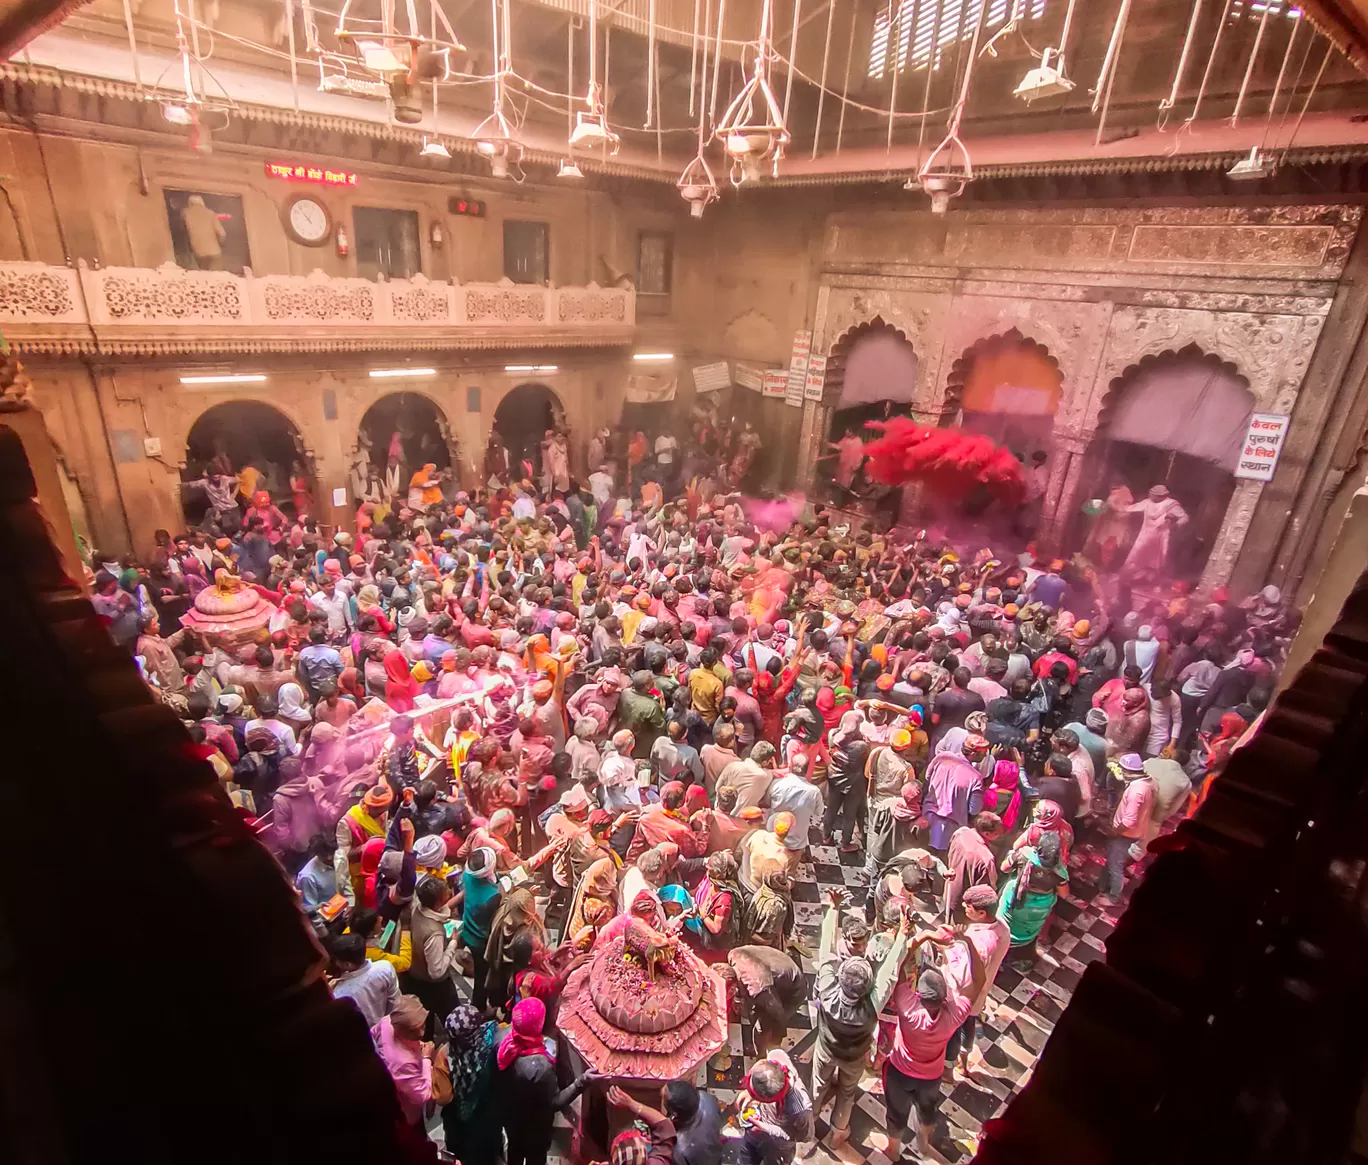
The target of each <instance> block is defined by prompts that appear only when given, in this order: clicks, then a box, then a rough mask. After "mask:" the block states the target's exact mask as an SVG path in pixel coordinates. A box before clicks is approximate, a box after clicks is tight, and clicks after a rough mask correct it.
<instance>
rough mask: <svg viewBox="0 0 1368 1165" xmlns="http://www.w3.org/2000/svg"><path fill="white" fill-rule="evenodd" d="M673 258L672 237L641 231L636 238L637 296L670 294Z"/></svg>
mask: <svg viewBox="0 0 1368 1165" xmlns="http://www.w3.org/2000/svg"><path fill="white" fill-rule="evenodd" d="M673 258H674V238H673V236H671V235H662V234H656V233H654V232H650V231H643V232H642V233H641V234H640V235H639V236H638V237H637V294H638V295H669V294H670V267H671V261H672V260H673Z"/></svg>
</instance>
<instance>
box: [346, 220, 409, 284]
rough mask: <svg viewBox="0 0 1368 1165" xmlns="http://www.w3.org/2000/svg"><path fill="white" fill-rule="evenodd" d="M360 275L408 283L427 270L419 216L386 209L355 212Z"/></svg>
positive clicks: (357, 257)
mask: <svg viewBox="0 0 1368 1165" xmlns="http://www.w3.org/2000/svg"><path fill="white" fill-rule="evenodd" d="M352 225H353V227H354V228H355V231H356V273H357V274H358V275H360V276H361V278H362V279H407V278H409V276H411V275H417V274H418V272H419V271H421V270H422V269H423V255H422V248H421V247H419V245H418V212H417V211H416V210H390V209H388V208H387V207H383V206H357V207H353V208H352Z"/></svg>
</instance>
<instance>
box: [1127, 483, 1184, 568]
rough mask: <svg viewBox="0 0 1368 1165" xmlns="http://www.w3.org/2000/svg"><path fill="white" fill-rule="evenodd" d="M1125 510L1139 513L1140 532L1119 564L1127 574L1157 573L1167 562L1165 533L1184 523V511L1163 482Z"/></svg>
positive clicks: (1167, 540)
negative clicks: (1122, 563)
mask: <svg viewBox="0 0 1368 1165" xmlns="http://www.w3.org/2000/svg"><path fill="white" fill-rule="evenodd" d="M1126 512H1127V513H1128V514H1140V515H1141V519H1140V533H1139V534H1137V535H1136V536H1135V545H1133V546H1132V547H1131V548H1130V553H1129V554H1128V555H1126V565H1125V567H1124V568H1123V569H1124V570H1125V571H1126V572H1127V573H1131V574H1161V573H1163V571H1164V569H1165V568H1166V567H1167V566H1168V556H1169V536H1170V534H1171V533H1172V532H1173V531H1174V530H1177V529H1181V528H1182V527H1183V526H1186V525H1187V523H1188V514H1187V511H1186V510H1185V509H1183V507H1182V506H1181V505H1179V504H1178V501H1177V500H1176V499H1175V498H1173V497H1170V496H1169V491H1168V487H1167V486H1163V485H1156V486H1154V487H1152V488H1151V489H1150V491H1149V494H1148V495H1147V496H1146V497H1145V499H1144V500H1143V501H1139V502H1136V503H1135V505H1133V506H1128V507H1127V509H1126Z"/></svg>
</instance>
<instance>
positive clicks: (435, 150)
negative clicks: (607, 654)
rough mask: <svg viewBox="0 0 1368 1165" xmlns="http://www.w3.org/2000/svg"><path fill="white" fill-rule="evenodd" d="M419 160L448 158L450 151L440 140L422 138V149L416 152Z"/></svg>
mask: <svg viewBox="0 0 1368 1165" xmlns="http://www.w3.org/2000/svg"><path fill="white" fill-rule="evenodd" d="M418 156H419V157H420V158H450V157H451V151H450V150H449V149H447V148H446V145H445V144H444V143H443V142H442V139H441V138H429V137H427V136H426V135H424V137H423V148H422V149H421V150H419V151H418Z"/></svg>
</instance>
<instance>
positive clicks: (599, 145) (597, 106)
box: [570, 0, 620, 154]
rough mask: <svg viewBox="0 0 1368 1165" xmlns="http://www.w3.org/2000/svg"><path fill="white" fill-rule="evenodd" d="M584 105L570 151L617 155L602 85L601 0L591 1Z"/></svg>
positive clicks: (578, 116)
mask: <svg viewBox="0 0 1368 1165" xmlns="http://www.w3.org/2000/svg"><path fill="white" fill-rule="evenodd" d="M584 104H585V105H586V106H588V108H587V109H581V110H579V111H578V112H576V114H575V125H574V128H573V129H572V130H571V131H570V148H571V149H572V150H591V149H603V150H606V151H607V152H608V153H610V154H616V153H617V152H618V145H619V144H620V139H619V138H618V135H617V134H615V133H614V132H613V131H612V130H611V129H609V128H608V110H607V107H606V106H605V105H604V102H603V90H602V88H601V87H600V86H599V81H598V0H589V86H588V88H587V89H586V90H585V95H584Z"/></svg>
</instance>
